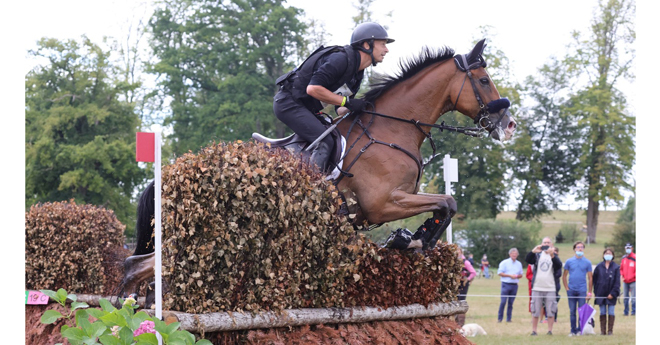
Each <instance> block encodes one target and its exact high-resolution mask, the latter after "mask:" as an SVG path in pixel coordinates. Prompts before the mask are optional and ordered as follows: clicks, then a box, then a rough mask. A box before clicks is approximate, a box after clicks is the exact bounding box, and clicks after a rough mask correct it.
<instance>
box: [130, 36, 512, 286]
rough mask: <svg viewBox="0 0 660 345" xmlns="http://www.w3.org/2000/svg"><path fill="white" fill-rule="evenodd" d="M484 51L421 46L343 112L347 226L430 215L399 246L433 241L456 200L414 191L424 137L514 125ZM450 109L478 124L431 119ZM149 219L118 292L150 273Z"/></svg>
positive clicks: (149, 193)
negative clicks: (362, 103) (359, 108)
mask: <svg viewBox="0 0 660 345" xmlns="http://www.w3.org/2000/svg"><path fill="white" fill-rule="evenodd" d="M484 48H485V39H484V40H481V41H479V42H478V43H477V44H476V45H475V47H474V48H473V49H472V51H471V52H470V53H468V54H463V55H454V51H453V50H452V49H450V48H447V47H445V48H442V49H438V50H436V51H432V50H431V49H429V48H425V49H424V50H423V51H422V54H420V55H419V56H418V57H416V58H412V59H411V60H408V61H403V62H401V63H400V67H401V71H400V72H399V73H398V74H397V75H395V76H380V77H378V78H377V81H376V82H375V83H372V88H371V89H370V90H369V91H368V92H367V93H366V94H365V96H364V99H365V100H366V101H367V102H368V103H369V104H371V106H370V107H369V109H370V110H365V111H363V112H359V113H353V114H349V115H348V116H346V117H344V118H342V119H341V120H342V121H340V122H338V123H336V125H337V126H336V128H337V129H338V131H339V132H340V133H341V135H342V136H343V137H344V138H345V139H346V143H347V145H349V144H350V147H349V149H348V150H347V151H346V153H345V154H344V155H343V157H342V158H343V165H342V167H341V168H342V169H341V171H342V174H341V176H339V177H338V178H337V179H336V180H335V184H336V186H337V188H338V190H339V191H340V192H341V193H342V194H343V195H344V197H346V198H352V199H353V200H354V201H355V203H354V204H353V206H352V207H353V209H352V210H351V213H353V214H355V218H354V220H353V224H354V225H356V224H365V225H376V224H382V223H385V222H390V221H395V220H399V219H404V218H408V217H412V216H415V215H418V214H421V213H426V212H431V213H432V217H430V218H428V219H427V220H426V221H425V222H424V224H422V226H420V227H419V229H418V230H417V232H416V233H415V234H413V235H412V236H409V238H407V239H405V241H403V244H402V245H400V247H399V248H417V249H422V250H425V249H428V248H433V247H434V246H435V243H436V241H437V240H438V238H439V236H440V235H441V234H442V232H444V230H445V229H446V228H447V226H448V225H449V224H450V222H451V218H452V217H453V216H454V215H455V213H456V201H455V200H454V198H453V197H452V196H451V195H442V194H428V193H419V179H420V177H421V175H422V170H423V167H424V166H425V164H426V163H428V162H426V163H425V162H423V159H422V155H421V146H422V144H423V143H424V141H425V140H427V139H428V140H429V141H430V143H431V145H432V146H433V148H434V151H435V145H434V143H433V139H432V136H431V132H430V131H431V130H432V129H433V128H439V129H448V130H456V131H462V132H464V133H466V134H471V135H473V136H478V135H479V133H488V135H489V136H490V137H491V138H493V139H495V140H500V141H503V140H507V139H509V138H511V136H512V135H513V133H514V131H515V129H516V122H515V120H514V119H513V117H511V116H510V114H509V112H508V108H509V106H510V103H509V101H508V99H506V98H501V97H500V94H499V92H498V91H497V88H496V87H495V85H494V84H493V81H492V80H491V78H490V76H489V75H488V73H487V72H486V70H485V67H486V66H487V64H486V61H485V60H484V58H483V56H482V54H483V50H484ZM452 62H453V63H452ZM454 110H456V111H459V112H460V113H462V114H464V115H466V116H469V117H470V118H472V119H473V120H474V123H475V124H476V125H477V127H475V128H467V129H466V128H463V129H460V128H456V127H449V126H444V122H443V124H442V125H437V124H436V122H437V120H438V119H439V118H440V116H441V115H443V114H445V113H447V112H449V111H454ZM344 119H345V120H346V121H343V120H344ZM253 137H255V136H254V135H253ZM261 138H263V137H261ZM262 141H269V140H267V139H263V140H262ZM270 141H273V140H270ZM277 141H278V140H274V141H273V142H277ZM280 141H281V140H280ZM150 200H151V201H153V183H152V184H150V186H149V187H148V188H147V190H146V191H145V192H144V193H143V195H142V197H141V199H140V202H139V204H138V218H141V219H145V217H146V219H150V218H149V217H151V218H153V214H154V213H153V212H154V211H153V206H150V207H151V208H149V207H146V206H145V205H147V204H148V203H149V201H150ZM152 204H153V203H152ZM148 223H149V221H147V222H144V221H143V222H142V223H141V222H140V221H138V229H137V231H138V244H137V245H138V246H137V248H136V251H135V254H134V255H133V256H131V257H129V258H128V259H127V260H126V263H125V269H126V272H125V278H124V282H123V284H125V285H124V287H125V290H129V291H130V288H133V287H134V286H135V285H136V284H137V283H136V282H137V281H140V280H143V279H146V278H145V277H147V278H148V277H149V276H153V269H152V268H153V263H154V260H153V244H152V245H151V246H150V247H149V243H150V239H151V234H152V233H153V227H151V226H150V225H148V226H147V224H148Z"/></svg>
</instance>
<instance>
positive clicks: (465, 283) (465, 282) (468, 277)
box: [456, 247, 477, 327]
mask: <svg viewBox="0 0 660 345" xmlns="http://www.w3.org/2000/svg"><path fill="white" fill-rule="evenodd" d="M457 254H458V258H459V259H461V260H463V268H462V269H461V285H460V286H459V288H458V300H459V301H464V300H465V297H467V292H468V288H469V287H470V282H471V281H472V280H473V279H474V277H476V276H477V271H475V270H474V267H472V264H470V260H468V259H466V258H465V255H463V250H462V249H461V248H460V247H458V251H457ZM456 323H458V325H459V326H460V327H463V325H464V324H465V313H462V314H456Z"/></svg>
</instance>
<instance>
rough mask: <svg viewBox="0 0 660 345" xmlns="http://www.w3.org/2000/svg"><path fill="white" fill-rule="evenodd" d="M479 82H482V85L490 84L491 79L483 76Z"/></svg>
mask: <svg viewBox="0 0 660 345" xmlns="http://www.w3.org/2000/svg"><path fill="white" fill-rule="evenodd" d="M479 82H480V83H481V84H482V85H488V82H489V80H488V78H486V77H483V78H481V79H479Z"/></svg>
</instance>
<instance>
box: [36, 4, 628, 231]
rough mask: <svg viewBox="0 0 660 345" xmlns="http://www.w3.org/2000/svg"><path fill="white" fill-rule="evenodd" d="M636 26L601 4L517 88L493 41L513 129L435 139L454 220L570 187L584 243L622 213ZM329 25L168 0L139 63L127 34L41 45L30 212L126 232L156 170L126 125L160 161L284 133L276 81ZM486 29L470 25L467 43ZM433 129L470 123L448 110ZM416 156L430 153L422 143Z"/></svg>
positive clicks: (438, 179)
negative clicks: (606, 218) (54, 206)
mask: <svg viewBox="0 0 660 345" xmlns="http://www.w3.org/2000/svg"><path fill="white" fill-rule="evenodd" d="M373 2H375V1H374V0H361V1H358V2H357V4H356V5H355V6H354V7H355V8H354V9H355V13H356V14H355V16H353V17H352V18H353V20H354V22H355V23H356V24H357V23H360V22H363V21H370V20H372V19H371V11H370V6H371V5H372V3H373ZM634 18H635V3H634V2H633V1H630V0H602V1H600V2H599V5H598V8H597V10H596V11H595V15H594V17H593V19H592V26H591V30H590V31H589V32H585V33H578V32H575V33H574V36H573V37H574V40H573V43H572V45H571V46H570V47H569V49H567V53H566V54H565V56H562V57H552V58H550V59H549V61H548V62H546V63H545V64H543V65H542V66H541V67H539V68H538V70H537V73H535V74H534V75H532V76H529V77H527V79H525V81H524V82H523V83H518V82H516V81H515V80H513V78H512V77H511V73H510V68H511V67H510V64H509V61H508V59H507V57H506V54H505V53H504V52H503V51H501V50H498V49H497V40H489V42H490V43H489V45H488V47H487V48H486V52H485V54H486V56H485V58H486V60H487V61H488V63H489V66H488V71H489V74H490V75H491V77H492V78H493V80H494V82H495V85H497V86H498V90H499V91H500V94H502V96H503V97H508V98H509V99H510V100H511V101H512V104H514V106H513V107H512V109H511V110H512V113H513V115H514V116H515V117H516V120H517V121H518V130H517V134H516V136H515V138H514V140H513V141H512V142H510V143H506V144H504V145H499V144H497V143H494V142H493V141H491V140H489V139H480V138H468V137H464V136H462V135H459V134H455V133H447V132H443V133H436V132H434V133H433V139H434V140H435V142H436V145H437V147H438V152H440V153H442V154H450V155H451V156H452V157H458V158H459V176H460V183H458V184H457V186H456V190H455V194H454V195H455V197H456V199H457V200H459V202H458V205H459V206H458V207H459V214H460V215H461V216H462V217H465V218H471V219H477V218H493V217H495V216H496V215H497V214H498V213H499V212H501V211H502V210H503V208H504V205H505V204H506V201H507V200H508V199H509V198H511V197H515V200H516V203H517V211H516V212H517V214H516V218H517V219H519V220H533V219H537V218H538V217H540V216H541V215H543V214H546V213H549V212H550V211H551V210H553V209H556V208H557V205H558V203H559V200H561V198H562V197H564V196H566V195H568V194H569V193H572V194H577V195H578V196H579V197H580V198H582V199H584V200H586V201H587V204H588V208H587V225H588V236H589V237H590V240H591V241H592V242H595V240H596V229H597V224H598V210H599V207H600V205H603V204H607V203H610V202H614V203H618V204H622V203H623V201H624V198H623V195H622V193H621V192H622V190H626V189H628V190H634V186H631V185H630V179H631V168H632V166H633V165H634V162H635V117H634V114H631V111H630V109H629V108H628V105H627V103H626V98H625V95H624V94H623V93H622V92H621V91H620V89H619V87H620V85H621V82H622V81H623V80H631V79H632V78H633V75H632V72H631V64H632V61H633V59H634V49H633V46H632V44H633V43H634V40H635V31H634V23H633V20H634ZM324 30H325V29H324V28H323V27H322V26H320V25H318V24H317V23H316V22H315V21H313V20H309V19H306V18H305V17H304V11H303V10H302V9H300V8H295V7H292V6H285V1H284V0H242V1H238V0H232V1H223V2H217V1H208V0H187V1H182V0H164V1H162V2H160V4H159V5H158V7H157V8H156V9H155V11H154V12H153V14H152V15H151V17H150V18H149V20H148V22H146V23H145V24H144V25H143V26H141V27H140V29H139V31H138V32H136V33H135V34H137V36H138V37H145V38H147V41H148V46H149V48H148V54H147V55H148V57H142V58H140V57H139V54H138V53H137V49H136V47H135V46H132V47H131V46H124V45H122V44H120V43H119V42H125V41H126V40H123V41H122V40H118V41H114V42H110V43H108V42H103V43H104V44H105V45H102V44H98V43H94V42H91V41H90V40H89V39H87V38H86V37H84V36H83V37H82V39H81V40H73V39H70V40H61V41H60V40H56V39H49V38H43V39H41V40H40V41H39V42H38V44H37V48H36V49H34V50H32V51H30V54H31V55H33V56H35V57H38V58H41V59H42V60H43V61H46V63H44V64H42V65H40V66H38V67H36V68H34V69H33V70H32V71H30V72H29V73H28V74H27V75H26V77H25V105H26V116H25V133H26V136H25V137H26V139H25V140H26V143H25V144H26V145H25V150H26V151H25V152H26V161H25V170H26V188H25V196H26V208H27V207H29V206H30V205H32V204H34V203H37V202H46V201H61V200H68V199H76V201H77V202H84V203H91V204H96V205H101V206H106V207H108V208H110V209H112V210H114V211H115V212H116V214H117V215H118V217H119V219H120V220H121V221H122V222H123V223H124V224H126V225H127V232H128V233H130V232H131V231H132V230H133V229H132V228H133V225H132V224H134V219H135V200H136V191H137V190H139V189H140V188H141V186H144V184H145V183H146V181H147V179H148V176H150V175H151V174H150V170H149V169H150V168H151V167H150V166H147V167H146V168H145V167H144V166H138V165H137V164H136V163H135V158H134V155H135V132H136V131H141V130H148V128H149V126H151V125H152V124H159V125H162V126H163V127H164V128H166V129H167V130H166V133H167V134H166V137H165V138H164V139H165V140H164V143H165V147H164V148H163V152H164V155H163V157H164V158H168V159H170V160H172V159H174V158H175V157H177V156H179V155H181V154H183V153H185V152H188V151H193V152H196V151H198V150H199V149H200V148H201V147H204V146H207V145H208V144H210V143H211V142H213V141H216V142H219V141H233V140H237V139H240V140H248V139H249V138H250V136H251V133H252V132H260V133H262V134H265V135H267V136H272V137H283V136H285V135H287V134H290V131H289V130H288V128H287V127H286V126H285V125H283V124H282V123H280V122H279V121H278V120H277V119H276V117H275V116H274V114H273V113H272V97H273V95H274V94H275V92H276V85H275V79H276V78H277V77H279V76H280V75H282V74H284V73H285V72H287V71H288V70H290V69H292V68H293V67H295V66H296V65H297V64H299V63H300V62H302V60H303V59H304V58H305V57H306V56H307V54H309V53H310V52H311V51H312V50H314V49H315V48H316V47H317V46H319V45H320V44H323V43H324V41H323V36H324ZM488 33H489V28H488V27H483V28H481V35H480V37H475V41H476V40H477V39H480V38H482V37H489V36H488ZM108 44H109V46H108ZM115 55H118V56H119V58H116V57H115ZM139 75H144V76H149V77H151V78H153V79H154V80H155V81H156V82H155V86H153V87H151V86H148V85H147V83H145V79H144V77H139ZM366 88H368V86H365V87H364V88H363V89H366ZM521 104H525V105H526V106H524V107H523V106H521ZM441 121H445V122H446V123H448V124H452V125H456V126H465V125H471V123H469V120H468V119H467V117H465V116H462V115H460V114H455V113H448V114H445V115H444V116H442V117H441ZM422 153H423V154H424V155H425V156H426V157H430V155H431V154H432V152H431V148H430V145H427V144H425V145H423V149H422ZM441 168H442V162H441V159H438V160H436V161H434V162H432V163H431V164H430V165H429V166H427V168H426V169H425V173H424V177H423V182H424V184H423V188H424V191H425V192H429V193H437V192H439V193H443V192H444V183H443V181H442V176H441V172H442V170H441ZM512 193H516V194H515V196H514V195H512Z"/></svg>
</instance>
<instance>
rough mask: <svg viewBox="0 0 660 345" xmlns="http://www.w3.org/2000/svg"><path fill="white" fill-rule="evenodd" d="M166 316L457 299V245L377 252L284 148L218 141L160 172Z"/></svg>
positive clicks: (331, 193)
mask: <svg viewBox="0 0 660 345" xmlns="http://www.w3.org/2000/svg"><path fill="white" fill-rule="evenodd" d="M162 188H163V193H162V204H163V206H162V210H163V211H162V212H163V214H162V217H163V218H162V219H163V221H162V224H163V279H164V281H165V283H166V284H167V286H169V293H167V294H166V295H165V298H164V299H163V308H164V309H168V310H177V311H183V312H188V313H209V312H217V311H253V312H258V311H264V310H276V311H278V310H283V309H289V308H325V307H344V306H357V305H371V306H383V307H387V306H391V305H405V304H411V303H426V304H428V303H430V302H436V301H449V300H452V299H455V295H456V290H457V286H458V278H459V277H458V272H459V270H460V264H461V263H460V262H458V260H455V259H454V257H455V254H454V252H453V249H452V248H451V247H450V246H441V247H440V250H434V251H430V252H429V255H428V256H426V257H424V256H422V255H420V254H415V253H410V252H407V253H404V252H399V251H391V250H385V249H380V248H379V247H378V246H377V245H375V244H374V243H372V242H370V241H368V240H366V239H364V238H363V237H362V236H357V235H356V233H355V231H354V230H353V227H352V226H351V225H350V224H349V223H348V221H347V219H346V217H344V216H340V215H338V210H339V207H340V204H341V198H340V196H339V194H338V192H337V190H336V188H335V187H334V186H333V185H332V183H330V182H328V181H326V180H325V179H324V178H323V177H322V176H321V175H320V174H318V173H316V172H314V171H313V170H311V169H310V168H309V167H308V166H306V165H305V164H303V163H301V161H300V159H298V158H297V157H296V156H294V155H291V154H289V153H288V152H285V151H283V150H270V149H268V148H266V147H264V146H262V145H258V144H255V143H253V142H248V143H245V142H241V141H237V142H233V143H221V144H215V145H212V146H209V147H206V148H204V149H202V150H201V151H200V152H199V153H198V154H192V153H188V154H186V155H184V156H182V157H180V158H179V159H177V161H176V162H175V163H174V164H172V165H169V166H167V167H165V168H164V170H163V187H162Z"/></svg>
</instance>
